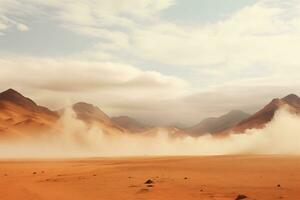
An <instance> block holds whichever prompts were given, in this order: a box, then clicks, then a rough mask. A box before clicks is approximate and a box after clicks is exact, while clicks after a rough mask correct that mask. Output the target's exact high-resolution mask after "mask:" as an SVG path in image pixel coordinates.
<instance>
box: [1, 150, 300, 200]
mask: <svg viewBox="0 0 300 200" xmlns="http://www.w3.org/2000/svg"><path fill="white" fill-rule="evenodd" d="M185 177H186V179H185ZM148 179H152V180H153V181H154V184H153V185H152V186H153V187H148V186H147V185H146V184H144V182H145V181H146V180H148ZM278 184H280V187H278ZM238 194H244V195H246V196H248V198H247V199H257V200H275V199H289V200H297V199H300V157H292V156H215V157H157V158H148V157H144V158H99V159H98V158H97V159H78V160H39V161H31V160H26V161H25V160H23V161H11V160H9V161H1V162H0V199H1V200H7V199H10V200H44V199H45V200H54V199H56V200H78V199H80V200H94V199H97V200H130V199H137V200H143V199H151V200H160V199H164V200H177V199H178V200H189V199H201V200H205V199H214V200H221V199H222V200H225V199H226V200H227V199H228V200H229V199H230V200H234V199H235V198H236V196H237V195H238Z"/></svg>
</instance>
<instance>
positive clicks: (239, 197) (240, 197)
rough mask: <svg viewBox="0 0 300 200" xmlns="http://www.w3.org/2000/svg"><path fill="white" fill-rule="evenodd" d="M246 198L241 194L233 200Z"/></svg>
mask: <svg viewBox="0 0 300 200" xmlns="http://www.w3.org/2000/svg"><path fill="white" fill-rule="evenodd" d="M247 198H248V197H247V196H246V195H243V194H239V195H238V196H237V197H236V198H235V200H242V199H247Z"/></svg>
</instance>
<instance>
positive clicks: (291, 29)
mask: <svg viewBox="0 0 300 200" xmlns="http://www.w3.org/2000/svg"><path fill="white" fill-rule="evenodd" d="M299 44H300V1H298V0H286V1H279V0H238V1H237V0H84V1H83V0H76V1H75V0H0V89H1V90H2V91H3V90H6V89H8V88H15V89H16V90H18V91H20V92H21V93H22V94H24V95H26V96H28V97H30V98H32V99H33V100H35V101H36V102H37V103H39V104H41V105H44V106H48V107H50V108H52V109H59V108H61V107H64V106H66V105H68V104H72V103H75V102H78V101H84V102H88V103H92V104H95V105H97V106H99V107H100V108H101V109H102V110H103V111H105V112H106V113H108V114H109V115H110V116H118V115H129V116H132V117H135V118H137V119H139V120H141V121H143V122H147V123H152V124H160V125H169V124H178V123H179V124H183V125H192V124H195V123H197V122H199V121H201V120H202V119H204V118H207V117H212V116H219V115H222V114H224V113H227V112H229V111H230V110H236V109H239V110H243V111H245V112H249V113H254V112H255V111H257V110H258V109H259V108H261V107H262V106H264V105H265V104H266V103H268V102H269V101H271V100H272V99H273V98H277V97H283V96H286V95H288V94H290V93H295V94H300V87H299V86H300V79H299V78H300V75H299V70H300V59H299V56H298V54H299V52H300V45H299Z"/></svg>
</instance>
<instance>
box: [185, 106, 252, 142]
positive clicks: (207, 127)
mask: <svg viewBox="0 0 300 200" xmlns="http://www.w3.org/2000/svg"><path fill="white" fill-rule="evenodd" d="M249 116H250V115H249V114H247V113H245V112H243V111H239V110H233V111H231V112H229V113H227V114H225V115H222V116H220V117H218V118H215V117H214V118H208V119H204V120H203V121H201V122H200V123H199V124H197V125H195V126H193V127H190V128H188V129H186V132H187V133H189V134H190V135H193V136H199V135H203V134H206V133H211V134H215V133H219V132H222V131H224V130H226V129H228V128H230V127H232V126H234V125H236V124H237V123H239V122H241V121H242V120H244V119H246V118H248V117H249Z"/></svg>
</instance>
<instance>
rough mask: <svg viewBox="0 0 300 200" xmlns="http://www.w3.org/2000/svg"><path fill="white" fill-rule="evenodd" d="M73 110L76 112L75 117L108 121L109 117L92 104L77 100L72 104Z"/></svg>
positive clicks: (85, 119) (89, 120) (84, 119)
mask: <svg viewBox="0 0 300 200" xmlns="http://www.w3.org/2000/svg"><path fill="white" fill-rule="evenodd" d="M73 110H74V112H75V113H76V114H77V117H78V118H79V119H81V120H83V121H87V122H91V121H100V122H110V121H111V120H110V118H109V116H108V115H107V114H105V113H104V112H103V111H102V110H100V108H98V107H97V106H94V105H92V104H88V103H84V102H79V103H76V104H74V105H73Z"/></svg>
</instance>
